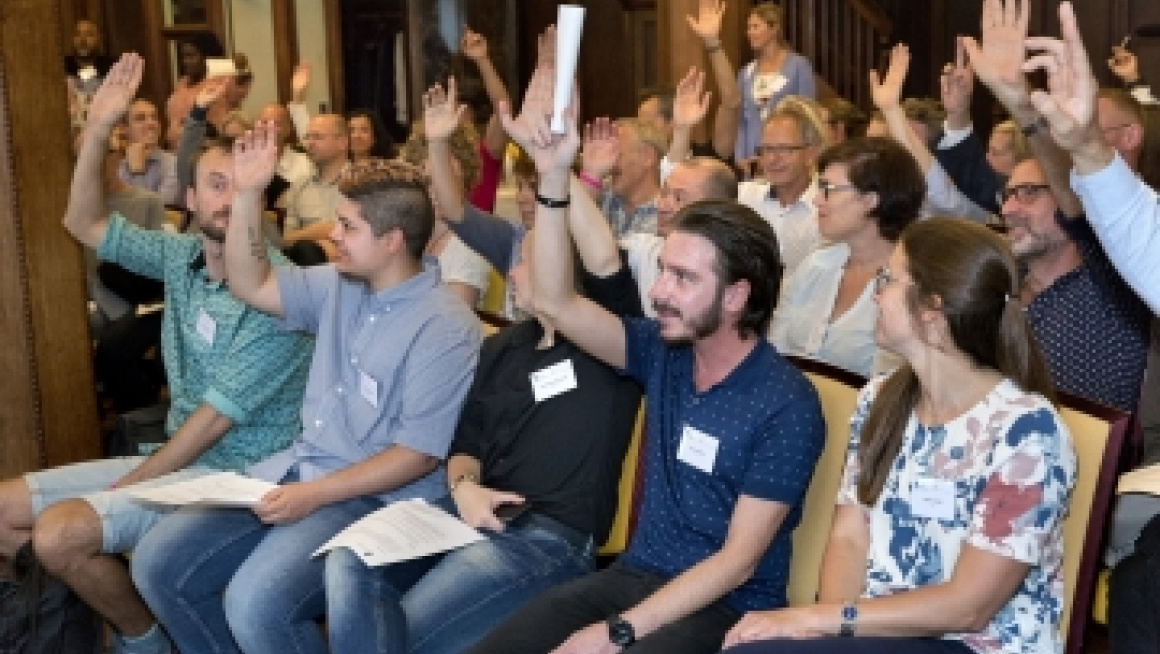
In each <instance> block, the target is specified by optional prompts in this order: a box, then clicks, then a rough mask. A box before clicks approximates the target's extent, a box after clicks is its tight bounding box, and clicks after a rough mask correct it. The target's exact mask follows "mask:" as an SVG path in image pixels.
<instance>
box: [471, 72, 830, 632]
mask: <svg viewBox="0 0 1160 654" xmlns="http://www.w3.org/2000/svg"><path fill="white" fill-rule="evenodd" d="M537 76H539V79H537ZM550 76H551V72H550V70H548V69H544V68H540V69H537V71H536V72H535V73H534V74H533V82H532V84H533V85H534V84H537V83H542V82H543V81H544V78H545V77H547V78H549V80H548V81H547V83H548V84H549V88H550V84H551V81H550ZM569 85H571V83H570V82H569ZM544 97H545V98H551V93H547V94H545V96H544ZM549 107H550V104H547V103H538V102H537V94H535V93H531V92H529V93H526V94H525V103H524V108H523V111H522V112H521V114H520V117H519V118H518V119H515V120H513V119H512V118H511V117H510V116H505V117H504V126H505V128H507V130H508V134H509V135H510V136H511V137H512V138H513V140H515V141H517V142H518V143H520V145H521V146H522V147H523V148H524V149H525V150H527V151H528V153H529V154H530V155H531V156H532V158H533V159H534V160H535V161H536V164H537V168H538V169H539V171H540V182H539V196H540V198H541V199H540V200H539V203H540V206H539V207H538V210H537V215H536V236H535V239H534V241H533V247H534V250H535V252H534V261H533V264H534V263H535V262H536V261H550V262H552V263H553V265H549V266H534V270H533V275H532V277H533V280H532V283H533V289H534V297H535V307H536V310H537V312H539V313H541V314H542V315H544V316H546V317H547V318H548V320H549V321H550V323H551V324H553V325H554V326H555V328H556V329H557V330H558V332H559V333H560V334H562V335H563V336H565V337H566V338H568V339H569V341H571V342H573V343H575V344H576V345H577V346H578V347H580V348H581V349H583V350H585V351H587V352H588V353H589V354H591V355H592V356H594V357H596V358H597V359H600V360H602V361H604V362H605V363H607V364H608V365H610V366H613V367H614V368H619V369H621V370H622V371H623V372H624V373H625V374H627V375H628V376H629V377H631V378H633V379H636V380H637V381H638V382H639V383H640V384H641V385H642V386H643V387H644V388H645V389H646V397H647V401H646V404H645V407H646V409H645V411H646V421H647V425H648V427H647V429H648V437H647V438H646V439H645V441H644V444H643V446H642V451H641V457H642V459H643V461H644V464H643V465H644V471H645V473H644V480H643V490H642V496H641V504H640V510H639V518H638V522H637V526H636V531H635V533H634V535H633V538H632V542H631V543H630V544H629V546H628V549H627V550H626V551H625V552H624V554H622V555H621V556H620V557H619V558H618V559H617V560H616V562H614V563H613V564H612V565H611V566H610V567H608V568H605V569H604V570H601V571H599V572H595V573H593V574H590V575H587V576H585V577H582V578H580V579H578V580H576V581H573V582H570V583H566V584H563V585H560V586H557V587H555V588H553V589H551V590H549V591H547V592H545V593H543V594H541V595H539V596H538V597H536V599H534V600H532V601H530V602H528V603H527V604H525V605H524V606H523V607H522V608H521V609H519V610H517V611H516V612H515V613H513V614H512V615H511V617H509V618H508V619H507V620H506V621H504V622H503V623H502V624H500V626H499V627H497V628H496V629H495V630H494V631H492V632H491V633H490V634H488V635H487V636H486V637H485V638H484V639H483V640H482V641H480V642H479V643H477V644H476V645H475V646H474V647H472V648H470V649H468V650H467V651H468V652H470V653H472V654H482V653H484V652H497V653H501V652H502V653H503V654H521V653H523V652H536V653H540V652H547V651H550V650H552V649H553V648H555V647H557V646H559V645H561V644H562V643H564V645H563V648H562V649H561V650H560V651H618V650H619V649H620V648H631V651H635V652H666V653H670V654H673V653H675V654H683V653H686V652H688V653H690V654H699V653H701V652H704V653H705V654H709V653H710V652H716V651H717V650H718V649H719V648H720V646H721V639H722V637H723V636H724V634H725V633H726V631H727V630H728V629H729V628H730V627H731V626H732V625H733V624H734V623H735V622H736V621H737V619H738V618H739V617H740V615H741V612H743V611H746V610H749V609H750V608H753V607H756V606H760V605H763V604H764V603H770V604H772V605H774V606H780V605H783V604H784V603H785V582H786V578H787V574H788V564H789V554H790V547H791V544H790V533H791V532H792V530H793V528H794V526H796V524H797V522H798V519H799V513H800V502H801V500H802V497H803V495H804V493H805V489H806V486H807V484H808V482H809V479H810V477H811V475H812V473H813V468H814V464H815V463H816V460H817V457H818V454H819V453H820V452H821V449H822V445H823V441H824V434H823V431H824V427H823V422H822V415H821V407H820V405H819V403H818V398H817V394H816V392H815V391H814V388H813V386H812V385H811V384H810V383H809V382H808V381H807V380H806V379H805V377H804V376H803V375H802V374H801V373H800V372H798V371H797V370H796V369H795V368H794V367H793V366H792V365H790V364H789V363H788V362H787V361H785V360H784V359H782V358H781V357H780V356H779V355H778V354H777V352H776V351H775V350H774V349H773V348H772V347H771V346H770V345H769V344H768V342H766V341H765V339H764V338H763V337H762V334H763V333H764V331H765V329H766V328H767V326H768V325H767V323H768V320H769V316H770V313H771V312H772V309H773V305H774V304H775V303H776V298H777V290H778V286H779V281H780V279H779V278H780V269H781V265H780V260H779V258H778V253H777V238H776V236H774V234H773V230H772V229H771V228H770V227H769V225H768V224H766V223H765V221H763V220H761V218H760V217H759V216H758V215H757V214H755V213H754V212H753V211H752V210H750V209H748V208H746V207H743V206H741V205H739V204H737V203H736V202H735V201H731V200H730V201H706V202H699V203H694V204H692V205H689V206H688V207H686V208H685V209H683V210H682V211H681V212H680V213H679V214H678V215H677V216H676V218H675V220H674V224H673V227H672V230H671V231H670V232H669V235H668V237H666V239H665V245H664V248H663V249H662V251H661V276H660V278H659V279H658V280H657V283H656V285H655V286H654V287H653V290H652V293H651V296H650V298H651V299H652V301H653V302H654V303H655V304H656V305H657V307H658V311H657V313H658V318H657V320H648V319H642V318H631V317H623V318H622V317H618V316H616V315H614V314H612V313H610V312H609V311H607V310H606V309H604V308H602V307H600V306H598V305H597V304H595V303H593V302H591V301H590V300H587V299H585V298H583V297H581V296H579V295H577V294H576V293H575V291H574V290H573V284H572V255H571V252H572V245H571V242H570V239H569V238H568V209H567V208H568V203H569V198H568V189H569V186H570V177H571V172H570V167H571V163H572V160H573V158H574V157H575V152H576V149H577V148H578V146H579V137H578V136H577V133H576V127H575V123H574V120H575V119H574V117H572V116H574V114H571V115H570V116H569V120H570V121H573V122H572V124H571V125H569V129H568V133H567V135H566V136H564V137H562V138H556V139H553V140H551V141H549V142H548V143H546V144H544V143H536V142H535V140H534V138H533V135H534V133H535V131H534V129H535V126H536V125H537V124H542V120H543V116H544V115H545V114H546V113H548V108H549ZM571 111H572V110H571V109H569V112H571Z"/></svg>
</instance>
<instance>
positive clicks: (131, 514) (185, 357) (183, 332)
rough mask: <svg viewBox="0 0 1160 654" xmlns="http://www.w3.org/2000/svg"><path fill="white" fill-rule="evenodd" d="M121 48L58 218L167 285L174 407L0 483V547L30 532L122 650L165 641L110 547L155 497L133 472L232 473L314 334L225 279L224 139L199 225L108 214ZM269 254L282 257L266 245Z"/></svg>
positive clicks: (137, 73) (272, 439) (196, 195)
mask: <svg viewBox="0 0 1160 654" xmlns="http://www.w3.org/2000/svg"><path fill="white" fill-rule="evenodd" d="M141 68H142V62H141V60H140V58H139V57H137V56H136V55H125V56H124V57H122V59H121V61H119V62H118V63H117V64H116V65H115V66H114V67H113V69H112V70H111V71H110V72H109V74H108V76H107V77H106V79H105V82H104V84H103V85H102V86H101V89H100V90H99V91H98V92H97V94H96V95H95V96H94V97H93V100H92V103H91V105H90V109H89V120H88V125H87V128H86V132H85V134H84V137H83V140H82V144H81V149H80V153H79V156H78V159H77V165H76V170H75V173H74V175H73V180H72V188H71V191H70V195H69V205H68V209H67V212H66V214H65V218H64V224H65V227H66V228H67V229H68V230H69V232H70V233H71V234H72V235H73V236H74V237H75V238H76V239H77V240H78V241H80V242H81V243H83V244H84V245H86V246H88V247H91V248H95V249H96V250H97V254H98V256H99V257H100V258H101V259H104V260H108V261H113V262H116V263H118V264H120V265H122V266H123V267H125V268H127V269H129V270H131V271H133V272H136V273H138V274H141V275H145V276H147V277H151V278H154V279H158V280H161V281H163V282H164V283H165V317H164V319H163V323H162V340H161V350H162V352H161V354H162V355H163V357H164V360H165V368H166V375H167V379H168V383H169V391H170V396H171V399H172V405H171V408H170V411H169V416H168V419H167V421H166V431H167V433H169V434H170V437H169V439H168V441H167V442H166V443H165V444H164V445H163V446H162V447H161V448H160V449H158V450H157V451H156V452H154V453H153V454H151V455H150V456H148V457H127V458H121V459H106V460H98V461H90V462H85V463H79V464H74V465H70V466H65V467H61V468H55V469H51V470H44V471H40V472H34V473H30V474H28V475H25V476H24V477H21V478H15V479H11V480H8V481H4V482H0V554H2V555H4V556H9V557H11V556H13V555H14V554H15V552H16V551H17V550H18V549H20V548H21V547H24V546H26V544H27V543H28V542H29V541H30V540H31V542H32V546H33V547H34V548H35V550H36V554H37V556H38V557H39V558H40V559H41V561H42V562H43V564H44V565H45V567H46V568H47V569H48V570H50V571H51V572H52V573H54V574H55V575H57V576H58V577H60V578H61V580H62V581H64V582H65V583H67V584H68V585H69V586H70V587H72V588H73V590H74V591H75V592H76V593H77V595H79V596H80V597H81V598H82V599H84V600H85V601H86V602H87V603H89V604H90V605H91V606H92V607H93V608H94V609H96V610H97V611H98V612H99V613H100V614H101V615H102V616H104V617H105V618H106V619H107V620H108V621H109V622H110V623H111V624H112V625H113V627H114V628H115V629H116V631H117V640H118V647H119V650H120V651H123V652H141V653H163V652H169V651H171V648H170V645H169V643H168V641H167V640H166V638H165V636H164V635H163V633H162V632H161V631H160V629H159V628H158V627H157V626H156V624H155V621H154V619H153V616H152V615H151V614H150V612H149V610H148V608H147V607H146V606H145V604H144V603H143V602H142V601H141V599H140V597H139V596H138V595H137V592H136V590H135V589H134V588H133V584H132V581H131V579H130V578H129V574H128V570H127V569H126V568H125V566H124V564H123V563H122V562H121V561H119V560H117V559H116V558H115V557H112V556H110V555H111V554H114V553H119V552H125V551H128V550H130V549H132V548H133V547H134V546H135V545H136V543H137V542H138V540H140V538H141V536H143V535H144V534H145V532H146V531H148V530H149V528H150V527H151V526H152V525H153V524H154V523H155V522H156V521H157V520H159V519H160V518H161V517H162V516H163V515H164V514H165V512H166V508H165V507H162V506H159V505H152V504H145V503H141V502H138V501H135V500H133V499H132V498H130V497H129V496H128V494H127V493H126V492H125V490H124V488H125V487H126V486H129V485H132V484H149V483H170V482H172V481H176V480H179V479H186V478H191V477H194V476H198V475H202V474H207V473H211V472H216V471H220V470H234V471H239V472H240V471H242V470H243V469H245V468H246V467H248V466H249V465H251V464H253V463H254V462H256V461H258V460H260V459H263V458H265V457H267V456H269V455H270V454H272V453H273V452H276V451H279V450H282V449H284V448H286V447H287V446H288V445H289V444H290V443H291V442H292V441H293V439H294V437H295V436H296V435H297V433H298V430H299V428H300V425H299V422H300V421H299V417H298V416H299V414H298V409H299V407H300V405H301V401H302V392H303V388H304V385H305V382H306V377H307V372H308V368H309V357H310V354H311V351H312V349H313V348H312V342H311V341H312V339H310V338H309V337H306V336H303V335H302V334H300V333H297V332H288V331H283V330H281V329H280V328H279V327H278V325H277V323H276V322H275V320H274V319H272V318H270V317H269V316H266V315H265V314H262V313H260V312H258V311H255V310H253V309H250V308H249V307H247V306H246V305H245V304H243V303H242V302H240V301H238V300H237V299H236V298H234V297H233V295H231V294H230V292H229V289H228V288H227V287H226V283H225V266H224V263H223V259H222V247H223V241H224V238H225V226H226V223H227V221H228V219H229V215H230V205H231V202H232V200H233V196H234V188H233V162H232V154H231V150H230V148H229V147H228V146H227V145H223V144H211V145H210V146H209V147H208V148H207V149H206V150H205V152H204V153H202V154H201V155H200V156H199V157H198V159H197V160H196V164H195V171H196V172H195V179H194V182H193V186H192V187H191V188H190V189H188V190H187V192H186V202H187V203H188V206H189V208H190V209H191V211H193V212H194V214H195V216H196V218H197V221H198V224H199V226H200V228H201V229H200V231H201V234H200V235H199V236H191V235H175V234H166V233H163V232H156V231H154V232H147V231H144V230H142V229H140V228H138V227H136V226H134V225H132V224H130V223H128V222H127V221H126V220H125V219H124V217H122V216H121V215H120V214H118V213H115V212H114V213H112V214H111V215H110V214H108V213H106V212H107V208H106V205H105V198H104V195H103V187H102V185H101V177H100V168H101V162H102V161H103V159H104V155H105V152H106V150H107V147H108V146H107V141H108V135H109V132H110V130H111V129H112V127H113V125H114V124H115V123H116V122H117V120H118V119H119V118H120V116H121V115H122V114H123V113H124V112H125V110H126V108H127V107H128V105H129V103H130V101H131V100H132V98H133V96H134V93H135V92H136V88H137V85H138V84H139V82H140V78H141ZM269 256H270V258H271V260H272V261H275V262H280V263H285V260H284V259H282V258H281V257H280V255H279V254H278V253H277V252H276V251H274V250H273V249H272V248H271V249H270V251H269Z"/></svg>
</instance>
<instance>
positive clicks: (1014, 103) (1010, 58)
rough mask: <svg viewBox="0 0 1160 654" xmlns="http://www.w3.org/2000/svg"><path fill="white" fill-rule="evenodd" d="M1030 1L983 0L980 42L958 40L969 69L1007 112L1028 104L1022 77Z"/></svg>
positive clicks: (1023, 77)
mask: <svg viewBox="0 0 1160 654" xmlns="http://www.w3.org/2000/svg"><path fill="white" fill-rule="evenodd" d="M1030 11H1031V9H1030V0H983V22H982V29H981V36H982V43H981V44H980V43H979V42H977V41H975V39H974V38H972V37H969V36H964V37H961V41H962V45H963V47H965V48H966V50H967V54H968V55H969V56H970V59H971V67H972V68H974V70H975V74H976V75H978V76H979V79H980V80H982V82H983V84H986V85H987V88H989V89H991V92H992V93H994V94H995V97H996V98H998V99H999V102H1001V103H1003V106H1005V107H1006V108H1007V110H1008V111H1009V112H1011V113H1015V109H1016V108H1020V107H1025V106H1026V105H1027V102H1028V87H1027V78H1026V77H1025V76H1024V75H1023V70H1022V66H1023V60H1024V53H1025V50H1024V44H1023V40H1024V39H1025V38H1027V23H1028V20H1029V14H1030Z"/></svg>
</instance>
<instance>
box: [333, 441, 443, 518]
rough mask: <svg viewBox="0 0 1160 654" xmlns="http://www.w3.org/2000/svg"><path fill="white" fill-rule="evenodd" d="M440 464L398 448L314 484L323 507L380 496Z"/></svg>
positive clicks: (437, 461) (418, 453)
mask: <svg viewBox="0 0 1160 654" xmlns="http://www.w3.org/2000/svg"><path fill="white" fill-rule="evenodd" d="M438 465H439V459H437V458H436V457H433V456H428V455H426V454H423V453H421V452H419V451H417V450H412V449H410V448H407V447H403V446H401V445H391V446H389V447H387V449H385V450H383V451H382V452H379V453H378V454H376V455H374V456H372V457H370V458H369V459H363V460H362V461H359V462H358V463H355V464H354V465H351V466H348V467H346V468H343V469H342V470H338V471H336V472H333V473H331V474H329V475H327V476H326V477H323V478H322V479H319V480H318V481H317V484H318V489H319V492H320V494H321V499H322V503H323V504H334V503H335V502H341V501H343V500H348V499H351V498H354V497H362V496H369V495H379V494H381V493H387V492H390V491H393V490H395V489H397V488H402V487H403V486H406V485H407V484H410V483H411V482H413V481H415V480H417V479H419V478H420V477H422V476H423V475H426V474H427V473H429V472H431V471H432V470H434V469H435V467H436V466H438Z"/></svg>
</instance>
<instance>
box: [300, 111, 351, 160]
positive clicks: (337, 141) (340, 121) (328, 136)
mask: <svg viewBox="0 0 1160 654" xmlns="http://www.w3.org/2000/svg"><path fill="white" fill-rule="evenodd" d="M348 134H349V132H348V128H347V125H346V119H345V118H343V117H342V116H340V115H338V114H319V115H317V116H315V117H314V118H311V119H310V127H309V128H308V129H307V130H306V136H305V137H304V139H303V140H305V141H306V143H305V145H306V153H307V154H308V155H310V159H311V160H312V161H313V162H314V164H315V165H316V166H326V165H329V164H331V163H334V162H336V161H339V160H343V159H346V158H347V149H348V147H349V139H348Z"/></svg>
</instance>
